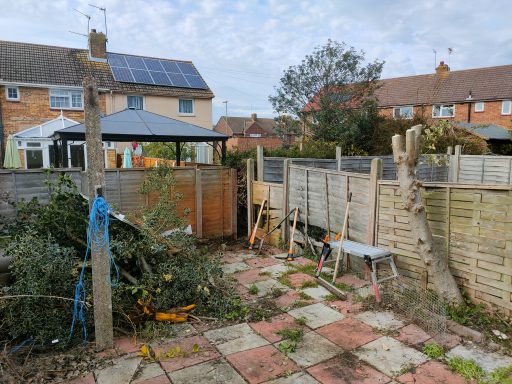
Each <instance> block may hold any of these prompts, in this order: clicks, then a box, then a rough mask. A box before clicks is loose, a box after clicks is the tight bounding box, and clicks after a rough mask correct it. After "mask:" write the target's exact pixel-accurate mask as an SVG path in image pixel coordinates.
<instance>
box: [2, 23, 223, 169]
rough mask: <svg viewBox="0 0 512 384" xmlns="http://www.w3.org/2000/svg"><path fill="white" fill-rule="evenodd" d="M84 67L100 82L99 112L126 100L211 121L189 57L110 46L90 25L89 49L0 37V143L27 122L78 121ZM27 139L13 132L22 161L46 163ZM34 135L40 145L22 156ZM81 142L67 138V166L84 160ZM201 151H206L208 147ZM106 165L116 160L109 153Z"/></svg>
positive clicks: (207, 124) (204, 89) (208, 101)
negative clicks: (156, 55) (28, 155)
mask: <svg viewBox="0 0 512 384" xmlns="http://www.w3.org/2000/svg"><path fill="white" fill-rule="evenodd" d="M87 75H92V76H94V77H95V79H96V81H97V83H98V89H99V101H100V111H101V113H102V114H104V115H109V114H112V113H114V112H118V111H121V110H123V109H126V108H133V109H143V110H146V111H149V112H153V113H157V114H160V115H163V116H167V117H171V118H174V119H177V120H181V121H184V122H188V123H191V124H194V125H197V126H200V127H203V128H208V129H211V127H212V98H213V96H214V95H213V92H212V91H211V90H210V88H209V87H208V85H207V84H206V82H205V81H204V80H203V78H202V77H201V75H200V74H199V72H198V71H197V69H196V68H195V66H194V64H193V63H192V62H190V61H181V60H170V59H158V58H151V57H143V56H135V55H126V54H119V53H113V52H108V51H107V38H106V36H105V35H104V34H103V33H101V32H96V31H95V30H91V33H90V34H89V48H88V49H76V48H65V47H54V46H48V45H39V44H28V43H19V42H11V41H0V143H1V144H2V145H1V147H3V146H4V145H5V141H6V139H7V137H8V135H10V134H16V133H20V132H22V131H25V130H27V129H30V128H35V129H34V130H32V131H31V132H34V131H37V130H38V129H39V128H38V127H41V126H44V124H45V123H47V122H50V121H53V120H55V119H59V116H61V115H62V116H63V118H65V119H66V121H75V122H78V123H79V122H83V120H84V111H83V91H82V81H83V79H84V77H85V76H87ZM44 127H45V130H47V129H48V126H44ZM33 139H34V140H31V141H28V140H18V141H19V142H20V146H19V147H18V148H19V150H20V154H21V156H20V157H21V159H22V161H23V162H24V164H25V166H30V167H43V166H47V165H48V164H47V163H46V162H45V161H44V159H45V158H48V156H47V153H46V151H49V150H50V146H49V145H48V146H46V147H45V144H44V143H43V142H44V140H37V137H36V138H33ZM40 139H42V138H40ZM38 142H39V143H40V145H41V149H40V150H41V151H42V152H43V153H42V154H41V156H40V155H39V154H37V156H35V157H34V158H32V159H31V161H30V162H29V161H27V158H26V151H27V150H30V151H36V150H37V149H36V148H37V147H35V146H36V145H38V144H36V143H38ZM82 144H83V143H78V142H75V143H69V148H68V151H67V152H68V153H69V154H70V157H69V165H70V166H82V167H83V166H84V164H85V161H84V156H85V151H84V148H83V145H82ZM105 145H106V146H108V145H110V146H111V148H110V149H111V151H113V152H115V151H122V150H123V149H124V146H120V145H115V144H113V143H108V144H105ZM29 148H30V149H29ZM197 148H198V151H199V150H200V151H201V153H200V154H198V155H200V157H203V158H204V157H206V156H205V155H204V153H203V152H204V151H208V148H209V147H208V146H207V145H206V144H204V145H201V146H199V147H197ZM1 152H2V153H3V151H1ZM2 153H0V155H2ZM30 153H32V154H33V152H30ZM207 157H208V158H210V159H211V157H212V156H211V153H208V156H207ZM109 158H111V156H110V157H109ZM106 165H107V166H108V167H115V161H113V162H110V161H107V164H106Z"/></svg>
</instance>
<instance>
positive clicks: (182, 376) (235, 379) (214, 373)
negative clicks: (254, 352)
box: [170, 360, 245, 384]
mask: <svg viewBox="0 0 512 384" xmlns="http://www.w3.org/2000/svg"><path fill="white" fill-rule="evenodd" d="M170 376H171V380H172V382H173V383H174V384H190V383H194V384H227V383H230V384H245V380H244V379H243V378H242V376H240V375H239V374H238V373H237V372H236V371H235V369H234V368H233V367H232V366H231V365H229V364H228V363H227V362H226V361H225V360H212V361H207V362H206V363H201V364H197V365H193V366H191V367H188V368H184V369H181V370H179V371H175V372H171V374H170Z"/></svg>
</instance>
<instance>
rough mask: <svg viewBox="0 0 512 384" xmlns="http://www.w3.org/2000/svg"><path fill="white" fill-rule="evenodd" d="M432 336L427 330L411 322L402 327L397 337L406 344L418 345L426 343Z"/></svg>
mask: <svg viewBox="0 0 512 384" xmlns="http://www.w3.org/2000/svg"><path fill="white" fill-rule="evenodd" d="M430 337H431V336H430V335H429V334H428V333H427V332H425V331H424V330H423V329H421V328H420V327H418V326H417V325H415V324H409V325H407V326H405V327H403V328H402V329H400V334H399V335H398V336H397V337H396V339H397V340H400V341H402V342H404V343H406V344H411V345H418V344H421V343H424V342H425V341H427V340H428V339H430Z"/></svg>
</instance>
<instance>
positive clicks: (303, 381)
mask: <svg viewBox="0 0 512 384" xmlns="http://www.w3.org/2000/svg"><path fill="white" fill-rule="evenodd" d="M266 384H318V381H316V380H315V379H313V378H312V377H311V376H310V375H308V374H307V373H304V372H297V373H294V374H293V375H291V376H287V377H280V378H278V379H275V380H271V381H268V382H267V383H266Z"/></svg>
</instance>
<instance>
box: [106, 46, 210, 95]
mask: <svg viewBox="0 0 512 384" xmlns="http://www.w3.org/2000/svg"><path fill="white" fill-rule="evenodd" d="M108 63H109V65H110V68H111V69H112V74H113V76H114V79H115V80H116V81H120V82H128V83H138V84H157V85H164V86H174V87H183V88H200V89H207V88H208V86H207V85H206V83H205V82H204V81H203V79H202V78H201V76H199V73H198V72H197V70H196V69H195V67H194V66H193V65H192V64H191V63H185V62H181V61H171V60H159V59H153V58H149V57H139V56H132V55H121V54H116V53H109V54H108Z"/></svg>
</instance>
